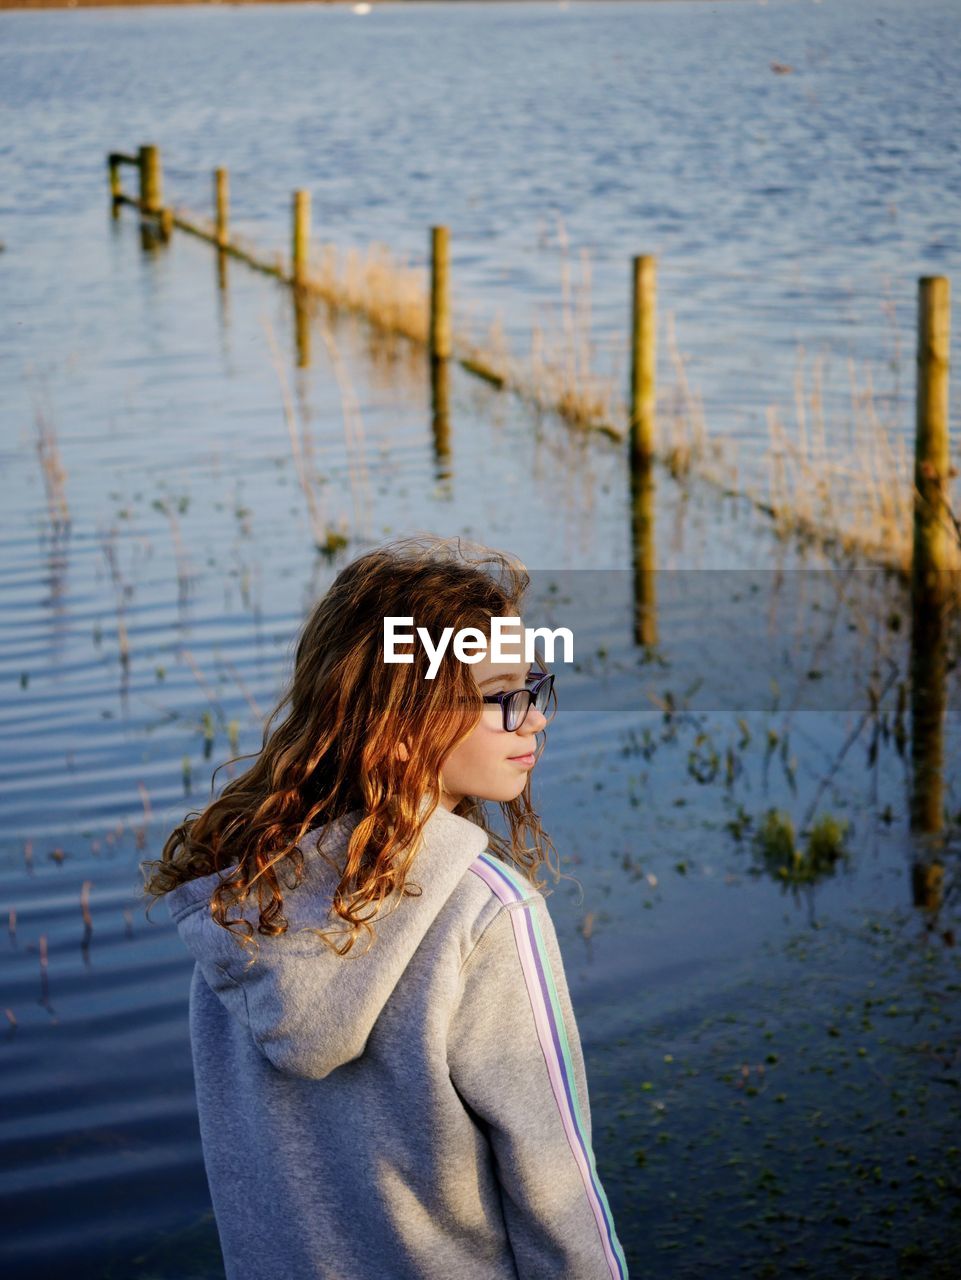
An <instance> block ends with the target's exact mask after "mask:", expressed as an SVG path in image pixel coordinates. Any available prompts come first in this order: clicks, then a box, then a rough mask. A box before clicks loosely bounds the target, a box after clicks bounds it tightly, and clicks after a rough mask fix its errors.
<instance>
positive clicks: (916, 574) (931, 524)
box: [912, 276, 951, 598]
mask: <svg viewBox="0 0 961 1280" xmlns="http://www.w3.org/2000/svg"><path fill="white" fill-rule="evenodd" d="M950 347H951V282H950V281H949V280H948V278H947V277H946V276H924V277H922V279H921V280H919V281H918V385H917V406H916V417H915V438H914V483H915V495H914V548H913V557H912V588H913V590H914V591H915V592H921V593H922V594H923V595H925V596H928V597H929V598H930V597H931V595H932V594H934V595H940V585H939V583H940V582H941V581H943V579H944V576H945V574H944V570H946V569H947V568H948V555H949V538H950V536H951V530H950V526H949V522H948V519H947V505H948V502H947V496H948V476H949V471H950V451H949V448H948V374H949V368H950Z"/></svg>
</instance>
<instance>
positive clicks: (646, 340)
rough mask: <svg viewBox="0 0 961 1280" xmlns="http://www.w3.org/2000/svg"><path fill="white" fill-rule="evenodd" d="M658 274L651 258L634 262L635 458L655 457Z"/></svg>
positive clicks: (632, 406) (632, 429)
mask: <svg viewBox="0 0 961 1280" xmlns="http://www.w3.org/2000/svg"><path fill="white" fill-rule="evenodd" d="M656 336H657V270H656V260H655V259H654V258H653V257H652V256H651V255H650V254H643V255H641V256H640V257H637V258H635V259H634V270H633V286H632V289H631V400H630V435H631V457H632V459H634V460H638V459H642V458H651V457H653V455H654V437H655V431H654V426H655V422H654V419H655V411H656V407H657V387H656V383H655V372H656V368H657V365H656V354H657V353H656V344H655V339H656Z"/></svg>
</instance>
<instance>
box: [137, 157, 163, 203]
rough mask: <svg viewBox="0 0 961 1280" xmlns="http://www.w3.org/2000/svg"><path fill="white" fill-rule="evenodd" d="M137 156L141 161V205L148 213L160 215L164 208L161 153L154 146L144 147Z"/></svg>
mask: <svg viewBox="0 0 961 1280" xmlns="http://www.w3.org/2000/svg"><path fill="white" fill-rule="evenodd" d="M137 154H138V159H139V161H140V203H141V205H142V207H143V208H144V210H145V211H146V212H147V213H159V212H160V210H161V208H162V207H163V178H162V176H161V171H160V151H159V150H158V148H157V147H154V146H144V147H141V148H140V150H139V152H138V153H137Z"/></svg>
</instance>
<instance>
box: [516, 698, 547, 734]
mask: <svg viewBox="0 0 961 1280" xmlns="http://www.w3.org/2000/svg"><path fill="white" fill-rule="evenodd" d="M546 725H547V717H546V716H545V715H544V713H543V712H542V711H538V710H537V708H536V707H535V706H534V704H533V702H532V703H531V705H530V708H529V709H528V712H527V715H526V716H525V717H524V719H523V720H522V721H521V723H520V724H519V725H518V727H517V732H518V733H521V732H524V733H540V731H541V730H542V729H543V728H545V726H546Z"/></svg>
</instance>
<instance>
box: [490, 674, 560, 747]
mask: <svg viewBox="0 0 961 1280" xmlns="http://www.w3.org/2000/svg"><path fill="white" fill-rule="evenodd" d="M553 694H554V673H553V672H548V673H547V674H546V675H541V676H538V677H537V678H536V679H534V680H533V681H532V683H530V684H528V685H527V686H526V687H525V688H523V689H510V690H508V691H507V692H506V693H487V694H485V695H484V699H483V700H484V702H499V703H500V708H501V712H502V715H503V719H504V728H505V730H506V731H507V732H508V733H516V732H517V730H518V729H519V728H520V727H521V725H522V724H523V723H524V721H525V720H526V719H527V713H528V712H529V711H530V709H531V706H532V705H533V706H535V707H536V708H537V710H538V711H539V712H540V713H541V715H545V714H546V713H547V709H548V707H549V706H550V705H551V699H552V697H553Z"/></svg>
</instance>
